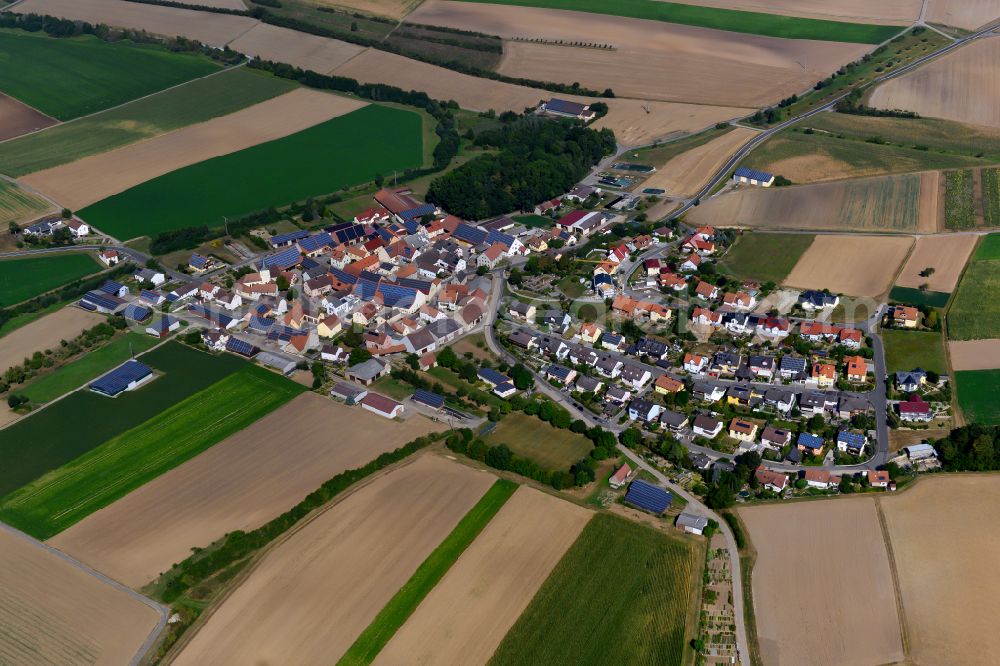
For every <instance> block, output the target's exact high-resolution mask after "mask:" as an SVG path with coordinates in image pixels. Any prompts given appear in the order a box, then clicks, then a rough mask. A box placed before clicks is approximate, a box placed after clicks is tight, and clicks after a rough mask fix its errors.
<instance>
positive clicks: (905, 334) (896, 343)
mask: <svg viewBox="0 0 1000 666" xmlns="http://www.w3.org/2000/svg"><path fill="white" fill-rule="evenodd" d="M882 341H883V342H884V343H885V364H886V368H887V369H888V371H889V372H906V371H909V370H914V369H916V368H923V369H924V370H932V371H934V372H936V373H938V374H947V372H948V364H947V363H946V362H945V355H944V340H943V339H942V337H941V334H940V333H937V332H934V331H903V330H899V329H889V330H886V331H883V332H882Z"/></svg>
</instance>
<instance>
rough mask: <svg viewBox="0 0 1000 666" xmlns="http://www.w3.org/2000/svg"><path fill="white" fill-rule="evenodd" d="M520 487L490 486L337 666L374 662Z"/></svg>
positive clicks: (510, 483) (501, 483) (501, 481)
mask: <svg viewBox="0 0 1000 666" xmlns="http://www.w3.org/2000/svg"><path fill="white" fill-rule="evenodd" d="M517 488H518V485H517V484H516V483H514V482H513V481H507V480H505V479H498V480H497V482H496V483H494V484H493V485H492V486H490V489H489V490H487V491H486V494H485V495H483V496H482V497H481V498H480V499H479V501H478V502H476V505H475V506H474V507H472V508H471V509H469V512H468V513H467V514H465V516H463V517H462V520H460V521H459V523H458V525H456V526H455V529H453V530H452V531H451V534H449V535H448V536H447V537H445V539H444V541H442V542H441V543H440V544H439V545H438V547H437V548H435V549H434V551H433V552H432V553H431V554H430V555H428V556H427V559H426V560H424V561H423V563H422V564H421V565H420V567H419V568H418V569H417V570H416V571H415V572H414V573H413V575H412V576H411V577H410V580H408V581H407V582H406V584H405V585H403V587H401V588H399V591H398V592H396V594H395V595H393V597H392V599H390V600H389V603H387V604H386V605H385V607H384V608H383V609H382V610H381V611H380V612H379V614H378V615H376V616H375V619H374V620H372V623H371V624H369V625H368V628H367V629H365V630H364V631H363V632H362V633H361V635H360V636H358V639H357V640H356V641H354V644H353V645H352V646H351V647H350V649H348V650H347V652H346V653H344V656H343V657H341V658H340V661H338V662H337V664H338V666H340V665H344V666H361V665H362V664H370V663H372V662H373V661H375V657H377V656H378V653H379V652H381V651H382V648H384V647H385V645H386V643H388V642H389V640H390V639H391V638H392V637H393V636H394V635H395V634H396V632H397V631H399V628H400V627H402V626H403V623H404V622H406V619H407V618H408V617H410V615H412V614H413V611H415V610H416V609H417V606H419V605H420V602H421V601H423V599H424V597H426V596H427V594H428V593H429V592H430V591H431V590H433V589H434V586H435V585H437V584H438V582H439V581H440V580H441V579H442V578H443V577H444V575H445V574H446V573H448V569H450V568H451V566H452V565H453V564H454V563H455V561H456V560H457V559H458V558H459V556H460V555H461V554H462V553H464V552H465V549H466V548H468V547H469V545H470V544H471V543H472V542H473V541H475V539H476V537H477V536H479V533H480V532H482V531H483V528H485V527H486V525H488V524H489V522H490V521H491V520H492V519H493V516H495V515H496V514H497V512H498V511H500V509H501V508H502V507H503V505H504V504H506V503H507V500H509V499H510V497H511V495H513V494H514V491H515V490H517Z"/></svg>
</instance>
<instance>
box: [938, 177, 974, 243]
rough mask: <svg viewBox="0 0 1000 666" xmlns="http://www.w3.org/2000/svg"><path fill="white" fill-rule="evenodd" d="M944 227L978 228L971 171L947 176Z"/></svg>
mask: <svg viewBox="0 0 1000 666" xmlns="http://www.w3.org/2000/svg"><path fill="white" fill-rule="evenodd" d="M944 226H945V227H947V228H948V229H971V228H973V227H975V226H976V202H975V192H974V188H973V183H972V171H970V170H969V169H962V170H960V171H951V172H949V173H946V174H945V188H944Z"/></svg>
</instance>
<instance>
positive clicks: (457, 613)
mask: <svg viewBox="0 0 1000 666" xmlns="http://www.w3.org/2000/svg"><path fill="white" fill-rule="evenodd" d="M591 515H592V514H591V513H590V512H589V511H587V510H586V509H583V508H581V507H579V506H577V505H575V504H571V503H569V502H566V501H563V500H560V499H558V498H556V497H553V496H552V495H548V494H546V493H542V492H541V491H538V490H534V489H532V488H528V487H525V486H522V487H521V488H519V489H518V490H517V492H515V493H514V496H513V497H511V498H510V499H509V500H508V501H507V504H505V505H504V507H503V508H502V509H501V510H500V512H499V513H498V514H497V515H496V516H495V517H494V518H493V520H492V521H490V523H489V525H487V526H486V529H484V530H483V531H482V533H481V534H480V535H479V536H478V537H477V538H476V540H475V541H474V542H473V543H472V545H471V546H469V548H468V550H466V551H465V552H464V553H462V556H461V557H460V558H459V559H458V561H457V562H455V564H454V565H453V566H452V567H451V569H449V570H448V573H447V574H445V576H444V578H442V579H441V582H440V583H438V584H437V586H436V587H435V588H434V589H433V590H432V591H431V593H430V594H428V595H427V597H426V598H425V599H424V601H423V602H422V603H421V604H420V606H419V607H418V608H417V610H416V611H414V613H413V615H411V616H410V618H409V619H408V620H407V621H406V623H405V624H404V625H403V626H402V627H401V628H400V629H399V631H398V632H396V635H395V636H393V638H392V640H390V641H389V643H388V644H387V645H386V646H385V648H384V649H383V650H382V652H381V653H379V656H378V658H377V659H376V660H375V664H376V666H394V665H396V664H404V663H411V664H425V665H428V664H467V665H469V666H472V665H473V664H485V663H486V662H488V661H489V659H490V657H491V656H493V653H494V652H495V651H496V648H497V646H498V645H500V641H502V640H503V638H504V636H506V635H507V631H508V630H509V629H510V628H511V627H512V626H513V625H514V622H516V621H517V618H518V617H520V615H521V613H522V612H523V611H524V609H525V608H526V607H527V606H528V603H529V602H530V601H531V599H532V597H534V596H535V592H537V591H538V588H539V587H541V585H542V583H544V582H545V579H546V578H548V576H549V573H551V571H552V569H553V568H554V567H555V565H556V564H557V563H558V562H559V560H560V559H561V558H562V556H563V554H564V553H565V552H566V550H567V549H568V548H569V547H570V546H571V545H572V544H573V542H574V541H575V540H576V537H577V536H578V535H579V534H580V531H581V530H582V529H583V527H584V525H586V523H587V521H588V520H589V519H590V517H591Z"/></svg>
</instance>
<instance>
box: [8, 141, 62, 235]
mask: <svg viewBox="0 0 1000 666" xmlns="http://www.w3.org/2000/svg"><path fill="white" fill-rule="evenodd" d="M0 145H2V144H0ZM51 208H52V205H51V204H49V202H48V201H46V200H45V199H42V198H41V197H39V196H36V195H34V194H31V193H30V192H27V191H26V190H23V189H21V188H20V187H18V186H17V185H16V184H15V183H12V182H10V181H8V180H0V225H3V227H4V228H6V227H7V225H8V224H9V223H11V222H24V221H25V220H30V219H31V218H33V217H36V216H38V215H41V214H42V213H44V212H45V211H47V210H50V209H51Z"/></svg>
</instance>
